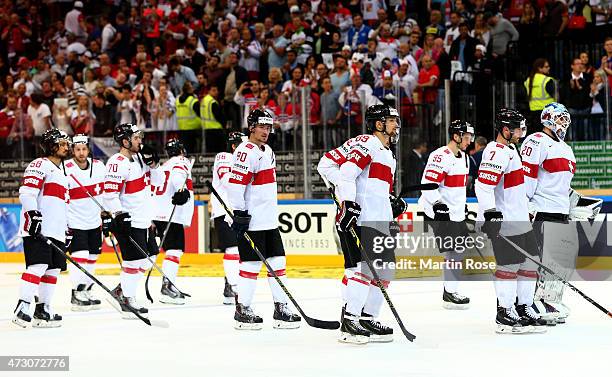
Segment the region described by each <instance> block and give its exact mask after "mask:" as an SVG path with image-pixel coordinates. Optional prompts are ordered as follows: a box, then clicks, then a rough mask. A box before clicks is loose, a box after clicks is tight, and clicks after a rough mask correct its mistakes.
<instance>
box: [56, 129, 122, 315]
mask: <svg viewBox="0 0 612 377" xmlns="http://www.w3.org/2000/svg"><path fill="white" fill-rule="evenodd" d="M89 154H90V149H89V138H88V137H87V135H75V136H74V137H73V138H72V155H73V157H72V159H71V160H68V161H67V162H66V174H67V175H68V187H69V189H70V203H69V204H68V228H69V234H70V236H71V237H72V240H71V242H70V244H69V245H68V251H69V252H70V255H71V257H72V259H74V260H75V261H76V262H78V263H79V264H81V266H83V267H84V268H85V269H86V270H87V271H88V272H89V273H91V274H94V271H95V264H96V261H97V260H98V257H99V256H100V252H101V251H102V226H104V231H105V232H108V231H110V225H111V217H110V214H109V213H108V212H102V211H101V210H100V208H99V207H98V205H97V204H96V203H95V202H94V201H93V200H92V199H91V198H90V197H89V195H91V196H93V197H94V198H96V200H99V199H100V198H101V195H102V193H103V191H104V176H105V175H106V168H105V166H104V163H103V162H102V161H100V160H96V159H94V158H93V157H91V159H90V158H89ZM81 185H83V187H81ZM85 190H87V191H85ZM68 270H69V271H70V280H71V281H72V298H71V303H72V310H73V311H88V310H91V309H99V308H100V300H99V299H97V298H95V297H94V296H93V295H92V292H91V290H92V287H93V284H94V283H93V281H92V280H91V279H90V278H89V277H88V276H87V275H85V274H84V273H83V272H81V270H79V269H78V268H76V267H75V266H73V265H72V264H70V265H69V266H68Z"/></svg>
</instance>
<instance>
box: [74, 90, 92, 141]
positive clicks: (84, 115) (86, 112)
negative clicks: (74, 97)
mask: <svg viewBox="0 0 612 377" xmlns="http://www.w3.org/2000/svg"><path fill="white" fill-rule="evenodd" d="M94 124H95V117H94V114H93V113H92V111H91V110H90V106H89V97H88V96H86V95H81V96H79V98H78V105H77V108H76V109H75V110H74V111H73V112H72V115H71V119H70V125H71V126H72V130H73V133H74V134H75V135H78V134H85V135H89V134H91V133H93V127H94Z"/></svg>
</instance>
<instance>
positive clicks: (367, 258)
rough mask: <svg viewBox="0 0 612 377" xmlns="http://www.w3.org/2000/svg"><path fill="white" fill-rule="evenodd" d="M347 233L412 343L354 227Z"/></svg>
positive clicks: (337, 204) (335, 201)
mask: <svg viewBox="0 0 612 377" xmlns="http://www.w3.org/2000/svg"><path fill="white" fill-rule="evenodd" d="M321 178H323V182H325V185H326V186H327V188H328V189H329V193H330V194H331V197H332V199H333V200H334V203H336V206H337V207H338V208H340V201H339V200H338V197H337V196H336V193H335V192H334V189H333V187H332V185H330V184H329V182H328V181H327V179H325V177H323V176H321ZM349 233H350V234H351V236H352V237H353V241H355V244H356V245H357V247H358V248H359V251H360V252H361V256H362V257H363V260H364V261H365V262H366V263H367V265H368V268H369V269H370V271H372V275H373V276H374V280H375V281H376V285H377V286H378V288H380V292H381V293H382V295H383V297H384V298H385V301H387V304H388V305H389V309H391V313H393V316H394V317H395V320H396V321H397V324H398V325H399V327H400V329H401V330H402V333H404V336H405V337H406V339H408V340H409V341H411V342H413V341H414V339H415V338H416V336H415V335H414V334H412V333H411V332H410V331H408V330H407V329H406V327H405V326H404V322H403V321H402V319H401V318H400V316H399V314H398V313H397V309H395V305H393V302H392V301H391V298H390V297H389V294H388V293H387V290H386V289H385V287H384V286H383V284H382V281H381V280H380V276H378V273H377V272H376V270H375V269H374V264H373V263H372V260H371V259H370V257H369V256H368V255H367V253H366V252H365V250H364V249H363V245H362V244H361V240H360V239H359V236H358V235H357V232H355V227H351V229H350V230H349Z"/></svg>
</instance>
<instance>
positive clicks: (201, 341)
mask: <svg viewBox="0 0 612 377" xmlns="http://www.w3.org/2000/svg"><path fill="white" fill-rule="evenodd" d="M22 268H23V267H22V266H21V265H17V264H2V265H0V287H1V289H0V355H69V356H70V372H53V373H48V372H39V373H38V374H35V373H31V372H0V376H5V375H6V376H18V377H21V376H30V375H38V376H40V375H43V376H63V375H70V376H87V377H90V376H105V377H118V376H133V377H152V376H168V377H170V376H172V377H174V376H199V377H208V376H241V377H247V376H248V377H253V376H317V377H325V376H351V377H367V376H432V377H437V376H449V377H455V376H470V377H475V376H495V377H499V376H512V377H518V376H521V377H523V376H525V377H527V376H546V377H570V376H572V377H574V376H578V377H588V376H598V377H599V376H601V377H604V376H611V375H612V362H611V361H610V360H611V359H610V358H611V357H612V318H608V317H606V316H605V315H604V314H603V313H601V312H600V311H598V310H597V309H596V308H594V307H593V306H592V305H591V304H589V303H588V302H586V301H585V300H583V299H582V298H581V297H579V296H578V295H576V294H574V293H573V292H571V291H568V292H566V299H567V300H566V302H567V303H568V304H569V305H570V306H571V308H572V315H571V316H570V318H569V319H568V323H567V324H565V325H559V326H557V327H555V328H550V329H549V331H548V332H547V333H546V334H529V335H497V334H495V332H494V328H495V326H494V316H495V296H494V291H493V285H492V283H490V282H470V283H464V285H463V288H464V289H463V293H465V294H466V295H468V296H470V297H471V299H472V307H471V308H470V309H469V310H466V311H447V310H444V309H442V308H441V305H440V304H441V283H440V282H418V281H403V282H394V283H392V284H391V289H390V294H391V297H392V299H393V301H394V303H395V305H396V307H397V309H398V311H399V313H400V315H401V317H402V318H403V320H404V322H405V324H406V327H407V328H408V329H409V330H410V331H412V332H413V333H414V334H415V335H417V340H416V342H415V343H410V342H408V341H407V340H406V339H404V338H403V337H402V335H401V333H400V332H399V328H398V326H397V325H396V324H395V322H394V319H393V317H392V315H391V312H390V311H389V310H388V308H387V307H386V304H385V306H384V307H383V308H384V309H383V312H382V319H383V321H385V322H386V323H388V324H391V325H393V327H394V329H395V341H394V342H393V343H387V344H368V345H365V346H357V345H346V344H342V343H338V341H337V335H338V332H337V331H329V330H318V329H314V328H310V327H308V326H306V325H305V324H303V326H302V328H300V329H298V330H274V329H272V327H271V323H272V321H271V317H272V303H271V296H270V291H269V288H268V285H267V282H266V281H263V280H261V279H260V280H259V282H258V290H257V294H256V298H255V311H256V312H257V313H259V314H260V315H262V317H263V318H264V329H263V330H261V331H253V332H250V331H237V330H234V329H233V327H232V325H233V307H232V306H225V305H222V304H221V298H222V297H221V292H222V289H223V280H222V279H221V278H179V280H178V281H177V285H178V286H179V287H180V288H181V289H182V290H184V291H185V292H188V293H190V294H191V295H192V296H193V297H192V298H191V300H190V301H189V303H188V304H187V305H184V306H168V305H164V304H159V303H156V304H154V305H152V306H151V307H150V309H151V312H150V315H151V318H156V319H164V320H167V321H168V322H169V323H170V328H168V329H161V328H151V327H147V326H146V325H144V324H143V323H141V322H140V321H136V320H122V319H121V318H120V317H119V314H118V313H117V312H115V311H114V310H113V309H112V308H111V307H110V305H109V304H108V303H106V302H105V301H103V307H102V309H100V310H97V311H91V312H87V313H74V312H71V311H70V305H69V301H70V284H69V279H68V277H67V276H65V275H62V276H61V277H60V279H59V282H58V287H57V292H56V295H55V299H54V306H55V308H56V311H58V312H59V313H61V314H63V316H64V321H63V326H62V327H61V328H56V329H32V328H29V329H25V330H24V329H20V328H17V327H16V326H15V325H13V324H12V323H10V318H11V314H12V310H13V308H14V306H15V304H16V300H17V298H16V297H17V291H18V282H19V276H20V273H21V272H22ZM152 279H153V284H152V287H153V290H152V293H153V295H154V296H156V297H159V294H158V292H159V286H160V283H161V280H160V279H159V278H152ZM101 280H102V281H103V282H105V283H107V284H108V286H109V287H114V286H115V285H116V283H117V281H118V277H117V276H103V277H102V279H101ZM143 283H144V281H143ZM576 285H577V286H578V287H579V288H580V289H583V290H584V292H585V293H587V294H589V295H590V296H591V297H593V298H594V299H595V300H598V301H599V302H600V303H601V304H602V305H604V306H606V307H608V308H612V284H611V283H609V282H592V283H584V282H582V283H577V284H576ZM290 290H291V291H292V293H293V295H294V296H295V297H296V299H297V300H298V301H299V302H300V303H301V305H302V307H303V309H304V310H305V311H306V312H307V314H309V315H310V316H312V317H316V318H320V319H328V320H332V319H337V318H338V317H339V308H340V300H339V293H340V292H339V282H338V281H335V280H329V279H293V280H290ZM139 292H140V293H141V296H142V297H139V300H141V301H142V302H144V301H145V297H144V289H143V285H142V283H141V285H140V291H139ZM96 294H97V296H98V297H101V296H103V293H102V292H101V290H98V291H96ZM419 340H423V341H424V342H419ZM423 343H425V344H423ZM435 343H437V348H432V346H433V345H434V344H435Z"/></svg>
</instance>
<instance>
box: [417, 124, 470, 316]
mask: <svg viewBox="0 0 612 377" xmlns="http://www.w3.org/2000/svg"><path fill="white" fill-rule="evenodd" d="M448 132H449V137H450V141H449V143H448V144H447V145H445V146H443V147H440V148H438V149H436V150H435V151H433V152H432V153H431V154H430V155H429V158H428V159H427V165H426V166H425V168H424V169H423V177H422V179H421V182H422V183H432V182H433V183H437V184H438V185H439V186H438V189H436V190H429V191H423V192H422V193H421V197H420V198H419V204H420V205H421V206H422V207H423V209H424V211H425V220H426V222H427V223H428V224H430V225H431V226H432V228H433V230H434V233H435V235H436V236H437V237H440V238H442V239H444V237H447V236H450V237H452V238H453V239H454V240H458V239H459V238H461V237H463V238H464V239H465V237H467V236H468V233H469V231H468V228H467V225H466V223H465V205H466V199H467V198H466V195H467V191H466V183H467V176H468V173H469V169H470V166H469V158H468V156H467V154H466V153H465V150H466V149H467V147H469V145H470V144H471V143H472V142H473V141H474V127H472V125H471V124H470V123H468V122H464V121H461V120H456V121H453V122H452V123H451V124H450V125H449V128H448ZM443 245H444V244H443V243H440V245H439V246H440V252H441V253H444V254H445V259H446V261H449V262H457V261H462V260H463V252H457V251H456V250H455V248H454V247H450V248H445V247H444V246H443ZM462 245H463V244H462ZM460 274H461V271H458V270H454V269H450V268H449V269H445V270H444V292H443V293H442V306H443V307H444V308H446V309H467V308H469V305H470V299H469V298H468V297H466V296H463V295H461V294H459V293H458V288H459V281H460V279H461V276H460Z"/></svg>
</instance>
